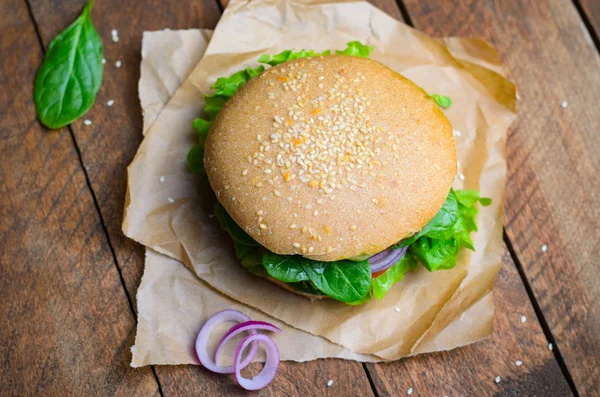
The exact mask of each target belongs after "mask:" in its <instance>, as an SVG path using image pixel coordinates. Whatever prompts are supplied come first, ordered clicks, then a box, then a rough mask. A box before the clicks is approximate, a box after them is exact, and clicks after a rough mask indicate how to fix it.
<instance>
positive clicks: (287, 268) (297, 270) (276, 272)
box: [262, 251, 310, 283]
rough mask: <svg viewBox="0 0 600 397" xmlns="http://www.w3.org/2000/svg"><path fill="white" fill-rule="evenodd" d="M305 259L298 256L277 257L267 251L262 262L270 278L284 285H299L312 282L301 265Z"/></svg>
mask: <svg viewBox="0 0 600 397" xmlns="http://www.w3.org/2000/svg"><path fill="white" fill-rule="evenodd" d="M304 259H305V258H302V257H301V256H298V255H277V254H274V253H272V252H270V251H265V253H264V255H263V258H262V261H263V266H264V267H265V269H266V270H267V273H269V276H271V277H273V278H274V279H277V280H279V281H283V282H284V283H297V282H300V281H307V280H310V278H309V277H308V274H306V272H305V271H304V267H303V266H302V263H301V262H302V260H304Z"/></svg>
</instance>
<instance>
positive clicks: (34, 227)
mask: <svg viewBox="0 0 600 397" xmlns="http://www.w3.org/2000/svg"><path fill="white" fill-rule="evenodd" d="M3 9H6V10H10V12H3V13H1V14H0V32H2V40H0V54H1V55H0V70H1V71H2V72H1V75H2V77H1V78H0V81H2V84H1V85H2V89H1V90H0V158H1V159H2V163H1V164H2V166H1V167H0V274H1V276H0V360H1V361H2V365H1V366H0V394H1V395H3V396H7V395H14V396H27V395H31V396H39V395H79V396H84V395H127V396H130V395H158V386H157V383H156V380H155V378H154V377H153V375H152V372H151V370H150V369H149V368H147V369H143V370H141V371H133V370H130V369H129V367H128V360H129V346H130V345H131V343H132V342H133V336H134V331H135V321H134V317H133V314H132V312H131V309H130V307H129V304H128V302H127V298H126V295H125V293H124V289H123V286H122V284H121V281H120V279H119V274H118V272H117V269H116V267H115V264H114V262H113V259H112V257H111V254H110V250H109V247H108V245H107V240H106V235H105V233H104V231H103V228H102V224H101V223H100V221H99V217H98V212H97V210H96V208H95V206H94V203H93V201H92V196H91V194H90V191H89V188H88V186H87V184H86V180H85V175H84V173H83V169H82V168H81V164H80V162H79V158H78V155H77V152H76V151H75V149H74V147H73V141H72V138H71V135H70V134H69V131H68V130H66V129H63V130H61V131H58V132H55V133H50V132H48V131H46V130H44V129H43V128H42V127H41V126H40V125H39V123H38V122H37V121H36V116H35V109H34V105H33V98H32V85H33V80H34V75H35V71H36V68H37V67H38V65H39V63H40V62H41V59H42V51H41V48H40V44H39V41H38V37H37V35H36V32H35V28H34V25H33V22H32V20H31V18H30V16H29V14H28V11H27V5H26V3H25V2H23V1H22V0H5V1H4V2H3Z"/></svg>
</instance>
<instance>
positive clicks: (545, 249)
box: [542, 244, 548, 252]
mask: <svg viewBox="0 0 600 397" xmlns="http://www.w3.org/2000/svg"><path fill="white" fill-rule="evenodd" d="M546 251H548V246H547V245H546V244H544V245H542V252H546Z"/></svg>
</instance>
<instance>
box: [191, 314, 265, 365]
mask: <svg viewBox="0 0 600 397" xmlns="http://www.w3.org/2000/svg"><path fill="white" fill-rule="evenodd" d="M227 321H236V322H238V323H245V322H248V321H250V317H248V316H246V315H245V314H244V313H242V312H239V311H237V310H233V309H227V310H223V311H221V312H218V313H216V314H213V315H212V316H211V317H210V318H209V319H208V320H207V321H206V322H205V323H204V325H203V326H202V329H201V330H200V332H199V333H198V337H197V338H196V354H197V355H198V359H200V362H201V363H202V365H204V367H206V369H209V370H211V371H213V372H216V373H218V374H232V373H233V372H234V367H232V366H221V365H217V364H216V363H215V361H214V360H213V359H212V358H211V357H210V356H209V354H208V351H207V347H208V338H209V337H210V334H211V333H212V332H213V331H214V329H215V328H216V327H217V326H218V325H220V324H221V323H224V322H227ZM229 331H230V332H231V330H229ZM248 332H250V334H251V336H253V335H256V333H257V332H256V330H255V329H250V330H249V331H248ZM221 342H222V340H221ZM257 352H258V344H257V343H253V344H252V348H251V350H250V352H249V353H248V356H247V357H246V359H245V360H244V362H246V361H248V362H250V361H252V359H253V358H254V356H256V353H257ZM246 365H248V364H246Z"/></svg>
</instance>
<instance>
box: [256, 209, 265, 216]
mask: <svg viewBox="0 0 600 397" xmlns="http://www.w3.org/2000/svg"><path fill="white" fill-rule="evenodd" d="M263 213H264V212H262V210H258V211H256V215H258V216H261V215H262V214H263Z"/></svg>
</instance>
